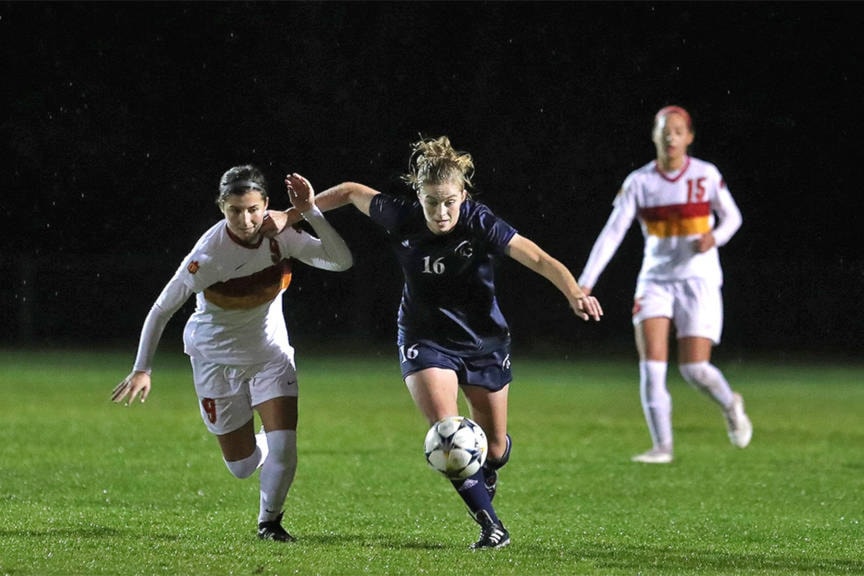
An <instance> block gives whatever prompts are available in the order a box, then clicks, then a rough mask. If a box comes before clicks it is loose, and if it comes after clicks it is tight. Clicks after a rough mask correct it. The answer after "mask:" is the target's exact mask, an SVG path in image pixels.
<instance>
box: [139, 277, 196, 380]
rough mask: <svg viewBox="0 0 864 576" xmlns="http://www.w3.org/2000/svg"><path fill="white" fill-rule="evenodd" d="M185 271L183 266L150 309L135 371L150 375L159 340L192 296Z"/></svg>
mask: <svg viewBox="0 0 864 576" xmlns="http://www.w3.org/2000/svg"><path fill="white" fill-rule="evenodd" d="M184 271H185V268H184V267H182V266H181V268H180V269H179V270H178V271H177V273H176V274H175V275H174V277H173V278H171V280H170V281H169V282H168V284H166V285H165V287H164V288H163V289H162V292H161V293H160V294H159V297H158V298H157V299H156V302H155V303H154V304H153V306H152V307H151V308H150V312H149V313H148V314H147V318H146V319H145V320H144V326H143V328H141V336H140V337H139V339H138V352H137V354H136V355H135V364H134V366H133V367H132V369H133V370H136V371H142V372H147V373H148V374H149V373H150V368H151V366H152V364H153V357H154V356H155V355H156V348H157V347H158V346H159V340H160V339H161V338H162V333H163V332H164V331H165V326H167V325H168V321H169V320H171V317H172V316H174V314H175V313H176V312H177V310H179V309H180V307H181V306H183V303H184V302H186V300H187V299H188V298H189V296H191V295H192V293H193V292H192V288H190V286H189V285H188V284H187V283H186V282H185V281H184V279H183V273H184Z"/></svg>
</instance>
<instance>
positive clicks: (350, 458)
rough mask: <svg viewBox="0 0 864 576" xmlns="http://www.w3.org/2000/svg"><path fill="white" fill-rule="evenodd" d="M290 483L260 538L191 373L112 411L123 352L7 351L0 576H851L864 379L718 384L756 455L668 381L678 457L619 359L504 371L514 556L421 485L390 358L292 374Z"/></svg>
mask: <svg viewBox="0 0 864 576" xmlns="http://www.w3.org/2000/svg"><path fill="white" fill-rule="evenodd" d="M299 361H300V379H301V383H300V386H301V429H300V437H299V450H300V467H299V470H298V474H297V479H296V481H295V484H294V487H293V488H292V491H291V494H290V495H289V498H288V503H287V510H286V522H285V524H286V527H287V528H288V530H289V531H291V532H292V533H293V534H295V535H296V536H297V537H298V542H296V543H294V544H290V545H283V544H278V543H273V542H260V541H258V540H257V538H256V537H255V520H256V514H257V501H258V486H257V475H256V476H255V477H253V478H250V479H248V480H245V481H240V480H236V479H234V478H233V477H232V476H230V475H229V473H228V472H227V470H226V469H225V467H224V465H223V463H222V460H221V457H220V455H219V451H218V448H217V445H216V442H215V441H214V440H213V439H212V438H211V437H210V436H209V435H208V434H207V432H206V430H205V429H204V426H203V424H201V422H200V421H199V417H198V412H197V409H196V406H195V398H194V392H193V390H192V385H191V381H190V375H189V368H188V366H187V363H186V361H185V358H183V357H181V356H172V355H171V354H168V353H165V352H161V353H160V356H159V357H158V362H157V367H156V371H155V372H154V390H153V393H152V395H151V397H150V400H149V401H148V402H147V403H146V404H144V405H135V406H132V407H123V406H118V405H113V404H111V403H110V402H109V401H108V396H109V393H110V391H111V389H112V387H113V385H114V384H115V383H116V382H117V381H119V380H120V379H121V378H122V377H123V376H125V374H126V373H127V371H128V368H129V363H130V362H131V358H130V355H129V354H114V353H108V352H105V353H100V352H98V351H92V352H87V353H71V352H44V353H24V352H18V351H15V352H13V351H7V352H0V400H2V402H0V417H2V418H0V422H2V426H0V575H4V574H9V575H14V576H21V575H39V576H42V575H54V574H57V575H73V574H75V575H78V574H80V575H85V574H86V575H100V574H112V575H113V574H116V575H127V574H130V575H131V574H144V575H150V574H184V575H197V574H201V575H205V574H206V575H222V574H226V575H227V574H236V575H281V574H346V575H349V574H406V575H414V574H430V575H438V574H441V575H444V574H447V575H449V574H453V575H457V574H458V575H465V574H488V575H495V576H498V575H511V574H512V575H526V576H528V575H530V576H534V575H570V574H601V575H612V574H615V575H618V574H621V575H625V574H627V575H636V574H645V575H667V574H680V575H692V574H718V575H733V574H772V575H781V574H782V575H804V574H813V575H833V574H862V573H864V560H862V558H864V527H862V523H864V417H862V414H864V368H862V367H855V366H843V365H838V366H831V365H819V366H816V365H812V366H808V365H803V364H802V365H795V366H788V365H787V366H778V365H769V364H758V363H752V364H751V363H743V364H732V365H725V364H724V365H723V368H724V370H725V372H726V374H727V376H728V377H729V378H730V380H731V381H733V382H734V383H735V386H736V388H738V389H739V390H740V391H741V392H742V393H743V394H744V396H745V399H746V401H747V408H748V412H749V413H750V415H751V418H752V419H753V422H754V425H755V430H756V431H755V434H754V440H753V444H752V445H751V447H749V448H748V449H746V450H738V449H735V448H733V447H732V446H731V445H730V444H729V443H728V441H727V439H726V434H725V428H724V424H723V420H722V417H721V415H720V412H719V411H718V410H717V409H716V408H715V407H714V406H713V405H712V404H710V402H709V401H707V400H706V399H705V398H704V397H702V396H701V395H700V394H698V393H697V392H695V391H693V390H692V389H690V388H688V387H687V386H686V385H685V384H684V383H683V382H682V381H680V379H676V378H677V377H676V376H674V375H673V379H672V380H671V382H670V388H671V391H672V395H673V399H674V403H675V429H676V460H675V462H674V463H673V464H671V465H668V466H651V465H638V464H633V463H631V462H630V461H629V457H630V456H631V455H632V454H633V453H635V452H638V451H641V450H643V449H646V448H647V447H648V434H647V431H646V429H645V426H644V423H643V422H642V416H641V410H640V407H639V402H638V392H637V384H636V381H635V372H636V367H635V363H634V362H633V361H631V360H624V361H620V362H616V361H608V362H594V361H592V362H587V361H581V360H569V361H561V360H558V361H547V360H539V359H535V360H530V361H529V360H521V361H517V362H516V363H515V364H514V373H515V377H516V380H515V382H514V384H513V386H512V390H511V417H510V429H511V433H512V435H513V438H514V449H513V457H512V460H511V462H510V464H509V465H508V466H507V468H505V469H504V470H503V471H502V474H501V481H500V484H499V495H498V498H497V499H496V504H497V509H498V512H499V514H500V515H501V517H502V519H503V520H504V521H505V523H506V524H507V526H508V528H509V529H510V531H511V534H512V541H513V543H512V544H511V546H510V547H508V548H505V549H502V550H497V551H485V552H482V553H473V552H471V551H469V550H468V549H467V546H468V544H470V543H471V542H472V541H473V540H474V539H475V538H476V536H477V530H476V528H475V526H474V524H473V522H472V521H471V520H470V519H469V517H468V515H467V513H466V512H465V510H464V509H463V507H462V504H461V500H459V498H458V497H457V496H456V494H455V493H454V492H453V491H452V489H451V488H450V486H449V484H448V483H447V482H446V480H444V479H443V478H441V477H440V476H438V475H436V474H435V473H434V472H432V471H431V470H430V469H428V468H427V467H426V464H425V463H424V461H423V457H422V452H421V450H422V440H423V436H424V434H425V431H426V430H425V429H426V426H425V424H424V423H423V422H422V419H421V418H420V416H419V414H418V413H417V412H416V410H415V409H414V407H413V405H412V404H411V401H410V398H409V397H408V394H407V392H406V391H405V390H404V388H403V385H402V383H401V380H400V377H399V373H398V367H397V366H396V364H395V362H394V361H393V359H392V358H389V357H388V358H383V359H380V358H379V359H362V358H359V357H345V358H329V357H323V356H322V357H315V358H305V357H303V356H301V357H300V359H299Z"/></svg>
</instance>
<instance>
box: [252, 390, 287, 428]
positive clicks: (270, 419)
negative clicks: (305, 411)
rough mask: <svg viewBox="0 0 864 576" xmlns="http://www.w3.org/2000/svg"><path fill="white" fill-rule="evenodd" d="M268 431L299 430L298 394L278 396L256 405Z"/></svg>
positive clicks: (262, 422)
mask: <svg viewBox="0 0 864 576" xmlns="http://www.w3.org/2000/svg"><path fill="white" fill-rule="evenodd" d="M255 410H257V411H258V415H259V416H261V424H262V425H263V426H264V430H265V431H266V432H271V431H273V430H297V396H277V397H276V398H271V399H270V400H266V401H264V402H262V403H261V404H258V405H257V406H255Z"/></svg>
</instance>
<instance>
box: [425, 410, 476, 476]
mask: <svg viewBox="0 0 864 576" xmlns="http://www.w3.org/2000/svg"><path fill="white" fill-rule="evenodd" d="M424 449H425V452H426V462H428V463H429V465H430V466H431V467H432V468H434V469H435V470H437V471H438V472H441V473H442V474H444V475H445V476H447V477H448V478H452V479H454V480H458V479H462V478H468V477H469V476H472V475H473V474H474V473H476V472H477V471H478V470H479V469H480V467H481V466H483V463H484V462H486V451H487V444H486V434H485V433H484V432H483V429H482V428H480V426H479V425H477V423H476V422H474V421H473V420H470V419H468V418H464V417H462V416H449V417H447V418H444V419H443V420H439V421H438V422H436V423H435V424H433V425H432V427H431V428H430V429H429V432H427V433H426V441H425V443H424Z"/></svg>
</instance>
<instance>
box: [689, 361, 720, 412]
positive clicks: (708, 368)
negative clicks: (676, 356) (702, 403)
mask: <svg viewBox="0 0 864 576" xmlns="http://www.w3.org/2000/svg"><path fill="white" fill-rule="evenodd" d="M678 370H680V371H681V376H682V377H683V378H684V380H686V381H687V382H688V383H689V384H690V385H691V386H693V387H694V388H697V389H698V390H701V391H702V392H704V393H705V394H707V395H708V396H710V397H711V398H713V399H714V401H715V402H717V403H718V404H719V405H720V406H722V407H723V409H724V410H726V409H728V408H729V407H731V406H732V401H733V394H732V388H730V387H729V382H727V381H726V378H725V377H724V376H723V373H722V372H721V371H720V369H719V368H717V367H716V366H714V365H713V364H711V363H709V362H694V363H692V364H681V365H679V366H678Z"/></svg>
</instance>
